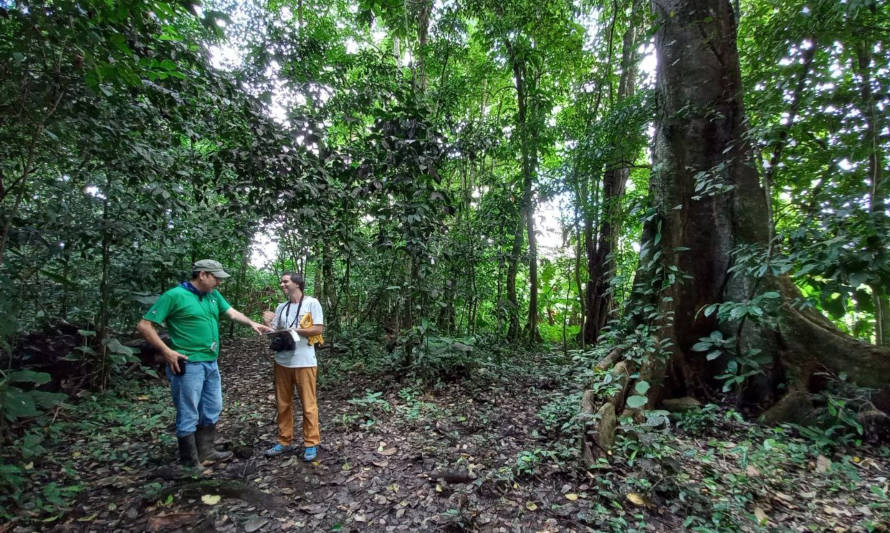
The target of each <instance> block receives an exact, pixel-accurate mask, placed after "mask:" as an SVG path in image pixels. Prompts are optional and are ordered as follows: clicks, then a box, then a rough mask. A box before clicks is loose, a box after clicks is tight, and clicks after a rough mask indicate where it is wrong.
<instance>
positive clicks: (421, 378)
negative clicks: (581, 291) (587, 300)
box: [0, 339, 890, 531]
mask: <svg viewBox="0 0 890 533" xmlns="http://www.w3.org/2000/svg"><path fill="white" fill-rule="evenodd" d="M457 344H458V345H455V343H454V342H451V343H448V342H445V341H441V342H440V344H439V345H427V346H425V347H423V349H422V350H420V351H415V352H414V353H413V357H414V361H413V363H414V365H415V366H414V367H413V368H415V369H416V371H413V372H412V371H411V370H410V368H409V369H408V370H405V366H404V365H405V364H406V360H405V358H404V356H403V355H404V354H401V353H399V351H398V350H396V352H394V353H393V354H391V355H390V354H386V353H383V352H376V351H366V352H364V354H363V355H362V356H358V355H354V356H349V355H346V354H345V353H342V352H336V353H335V352H334V351H332V350H325V351H324V352H322V354H321V356H320V361H321V368H320V385H319V389H320V390H319V400H320V411H321V418H322V441H323V442H322V448H321V453H320V455H319V457H318V460H317V461H315V462H313V463H308V464H307V463H303V462H302V461H301V460H300V458H299V457H298V456H297V455H288V456H283V457H278V458H274V459H268V458H265V457H264V456H263V455H262V450H263V449H265V448H266V447H268V446H269V445H270V444H271V443H272V442H273V440H274V437H275V434H276V433H275V431H276V426H275V423H274V418H273V415H274V413H273V390H272V381H271V375H272V363H271V357H270V356H269V354H268V353H267V352H266V351H265V349H264V346H263V345H262V344H261V343H260V342H259V341H256V340H253V339H251V340H237V341H232V342H229V343H228V346H227V347H226V348H225V350H224V353H223V355H222V357H221V359H220V364H221V367H222V372H223V379H224V393H225V406H226V407H225V411H224V413H223V417H222V419H221V421H220V428H219V429H220V432H221V434H222V436H223V437H224V442H222V445H223V446H225V447H228V448H230V449H233V450H234V451H235V459H234V460H232V461H231V462H229V463H226V464H222V465H213V466H210V467H207V468H206V469H204V471H203V472H201V473H200V474H199V475H195V476H191V477H185V478H175V477H172V476H170V473H169V469H167V468H165V467H166V466H167V465H168V464H169V463H171V462H172V461H173V460H174V456H173V453H174V448H175V439H174V436H173V433H172V427H171V426H172V420H173V409H172V406H171V405H170V401H169V398H168V392H167V389H166V385H165V384H164V383H163V382H161V381H129V382H125V383H121V384H119V385H118V386H117V387H116V388H115V389H114V390H113V391H110V392H108V393H104V394H90V393H81V395H80V397H79V398H75V399H73V400H72V401H71V402H69V403H68V404H67V405H64V406H63V407H61V408H60V409H57V410H55V411H53V412H51V413H48V414H47V415H46V416H45V417H44V418H43V419H40V420H37V421H34V422H33V423H32V424H31V425H30V426H29V428H28V429H27V430H22V429H21V428H19V429H18V430H17V436H16V437H15V439H14V440H13V441H11V442H10V443H9V444H8V445H7V446H5V447H4V449H3V461H4V462H3V466H2V478H0V481H2V483H3V496H2V512H3V519H4V520H5V521H6V522H5V524H4V525H3V526H0V531H29V530H34V531H37V530H54V529H55V530H59V531H63V530H65V531H67V530H84V531H87V530H90V531H111V530H132V531H136V530H138V531H143V530H152V531H175V530H183V531H185V530H206V531H277V530H288V529H305V530H311V531H347V530H362V531H366V530H372V531H427V530H475V531H676V530H682V529H688V530H695V531H881V530H886V524H887V523H888V522H890V498H888V478H890V472H888V464H890V451H888V449H887V448H886V447H880V448H876V447H866V446H863V445H858V446H857V445H856V443H855V442H847V445H846V447H842V446H839V445H838V444H836V443H837V442H839V440H838V438H837V436H836V435H834V436H832V435H825V434H824V432H823V433H822V434H820V433H819V432H817V431H810V432H809V433H808V432H806V431H804V433H803V434H802V433H801V431H800V430H799V429H792V428H781V427H779V428H763V427H760V426H758V425H754V424H751V423H748V422H745V421H743V420H742V419H741V417H740V416H739V415H738V414H737V413H735V412H733V411H731V410H726V409H723V408H721V407H719V406H714V405H709V406H705V407H704V408H702V409H699V410H697V411H694V412H691V413H687V414H684V415H681V416H676V415H675V416H672V419H671V423H670V425H668V426H664V425H661V426H657V427H656V426H652V427H648V426H639V427H635V428H633V429H632V430H630V431H625V432H623V433H622V435H623V436H622V437H621V438H620V439H619V442H618V445H617V446H616V448H615V450H613V453H612V455H611V458H610V459H611V460H610V461H609V462H605V461H604V462H602V463H601V464H600V465H599V466H598V468H595V469H592V470H584V469H582V468H580V466H579V464H580V463H579V460H578V452H577V450H578V435H579V431H580V425H579V421H578V420H577V418H576V413H577V411H578V405H579V402H580V393H579V391H581V390H582V389H583V384H584V383H585V382H586V381H587V380H588V379H589V375H588V374H587V372H588V370H587V369H590V368H592V366H593V361H592V359H593V358H594V357H595V356H594V355H593V354H585V353H581V352H570V353H569V354H565V355H564V354H561V353H536V354H526V353H523V352H519V351H517V352H513V351H510V350H506V349H504V348H503V347H502V348H500V349H492V348H485V347H484V346H481V345H476V346H473V345H472V343H470V342H460V343H457ZM353 353H356V354H358V353H362V352H361V351H360V350H354V351H353ZM449 354H450V355H449ZM424 358H425V359H424ZM419 365H424V366H419ZM430 368H435V369H436V370H435V371H429V369H430ZM423 369H427V370H425V371H424V370H423ZM882 528H883V529H882Z"/></svg>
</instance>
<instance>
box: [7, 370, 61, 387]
mask: <svg viewBox="0 0 890 533" xmlns="http://www.w3.org/2000/svg"><path fill="white" fill-rule="evenodd" d="M50 377H51V376H50V375H49V374H47V373H46V372H34V371H33V370H15V371H13V372H10V373H9V375H8V376H7V379H8V380H9V382H10V383H33V384H35V385H43V384H45V383H49V380H50Z"/></svg>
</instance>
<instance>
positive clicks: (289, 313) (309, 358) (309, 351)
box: [263, 272, 324, 461]
mask: <svg viewBox="0 0 890 533" xmlns="http://www.w3.org/2000/svg"><path fill="white" fill-rule="evenodd" d="M280 286H281V290H282V292H284V295H285V297H287V301H286V302H284V303H282V304H279V305H278V307H277V308H276V309H275V313H274V314H273V313H271V312H268V311H267V312H266V313H263V317H264V318H265V319H266V323H267V324H268V325H269V326H271V327H272V328H273V329H275V330H285V329H289V330H291V331H293V333H294V334H293V335H292V336H291V337H292V338H293V341H294V342H292V343H290V344H291V346H285V347H283V348H282V349H281V350H278V351H276V352H275V397H276V401H277V404H278V443H277V444H275V446H272V447H271V448H269V449H268V450H266V452H265V454H266V456H267V457H273V456H276V455H280V454H282V453H285V452H290V451H293V450H294V449H295V446H294V445H293V444H292V442H293V437H294V387H296V388H297V392H298V394H299V395H300V403H301V404H302V406H303V460H304V461H312V460H313V459H315V457H316V455H317V454H318V445H319V443H320V442H321V433H320V431H319V426H318V402H317V397H316V379H317V376H318V362H317V360H316V358H315V346H314V345H313V344H310V339H312V338H314V337H316V336H320V335H321V333H322V331H323V330H324V316H323V314H322V310H321V303H319V301H318V300H317V299H315V298H313V297H312V296H307V295H305V294H304V293H303V288H304V287H305V281H304V280H303V277H302V276H300V275H299V274H296V273H293V272H285V273H284V274H282V275H281V281H280ZM307 314H309V315H311V316H310V318H311V320H309V319H307V318H306V315H307ZM301 324H303V325H304V326H306V325H307V324H311V326H307V327H301ZM285 335H286V334H285Z"/></svg>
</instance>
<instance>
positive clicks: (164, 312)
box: [142, 286, 232, 362]
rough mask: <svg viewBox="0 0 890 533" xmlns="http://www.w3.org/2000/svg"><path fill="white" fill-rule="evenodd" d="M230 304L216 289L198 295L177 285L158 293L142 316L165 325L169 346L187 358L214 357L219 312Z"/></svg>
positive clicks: (193, 359)
mask: <svg viewBox="0 0 890 533" xmlns="http://www.w3.org/2000/svg"><path fill="white" fill-rule="evenodd" d="M231 307H232V306H231V305H229V302H227V301H226V299H225V298H223V297H222V294H220V293H219V291H217V290H214V291H213V292H210V293H208V294H207V295H206V296H203V297H200V296H198V295H197V294H195V293H193V292H190V291H189V290H188V289H186V288H184V287H182V286H178V287H173V288H172V289H170V290H169V291H167V292H165V293H164V294H162V295H161V296H160V297H159V298H158V299H157V301H156V302H155V303H154V305H152V306H151V309H149V310H148V312H147V313H145V316H143V317H142V318H144V319H145V320H148V321H150V322H154V323H156V324H161V325H164V326H166V328H167V331H168V332H169V333H170V347H171V348H173V349H174V350H176V351H177V352H179V353H181V354H183V355H185V356H187V357H188V358H189V361H193V362H198V361H215V360H216V358H217V356H218V355H219V315H220V313H225V312H226V311H228V310H229V309H230V308H231Z"/></svg>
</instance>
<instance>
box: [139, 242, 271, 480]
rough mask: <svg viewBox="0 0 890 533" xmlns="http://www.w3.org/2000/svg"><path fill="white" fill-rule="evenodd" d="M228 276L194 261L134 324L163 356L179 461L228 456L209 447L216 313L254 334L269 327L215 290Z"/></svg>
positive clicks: (216, 396)
mask: <svg viewBox="0 0 890 533" xmlns="http://www.w3.org/2000/svg"><path fill="white" fill-rule="evenodd" d="M228 277H229V274H228V273H226V271H225V270H223V267H222V265H221V264H220V263H219V262H217V261H214V260H212V259H203V260H201V261H198V262H197V263H195V265H194V267H193V268H192V279H191V280H189V281H185V282H183V283H182V284H180V285H178V286H176V287H173V288H172V289H170V290H168V291H167V292H165V293H164V294H162V295H161V296H160V297H159V298H158V299H157V301H156V302H155V303H154V305H152V306H151V309H149V310H148V312H147V313H145V316H143V317H142V320H140V321H139V324H138V325H137V326H136V329H137V330H138V331H139V333H141V334H142V336H143V337H145V340H147V341H148V343H149V344H151V345H152V346H154V347H155V348H157V349H158V350H159V351H160V352H161V354H162V355H163V356H164V359H165V360H166V361H167V379H169V380H170V392H171V393H172V395H173V403H174V405H176V438H177V440H178V441H179V462H180V463H181V464H183V465H185V466H197V464H198V463H199V462H203V461H220V460H225V459H228V458H230V457H231V456H232V452H220V451H217V450H215V449H214V447H213V441H214V439H215V437H216V421H217V420H218V419H219V414H220V412H222V386H221V380H220V376H219V367H218V366H217V364H216V359H217V357H218V356H219V315H220V314H224V315H226V316H227V317H229V318H230V319H231V320H234V321H235V322H240V323H241V324H244V325H247V326H250V327H251V328H253V330H254V331H256V332H257V334H262V333H263V332H266V331H271V330H272V329H271V328H269V327H268V326H265V325H263V324H258V323H256V322H254V321H253V320H251V319H249V318H248V317H246V316H245V315H244V314H242V313H241V312H239V311H237V310H235V309H234V308H233V307H232V306H231V305H229V302H227V301H226V299H225V298H223V296H222V294H220V293H219V291H217V290H216V287H218V286H219V284H220V283H221V282H222V280H224V279H226V278H228ZM155 324H158V325H164V326H166V327H167V331H168V333H169V334H170V344H169V346H168V345H167V343H165V342H164V341H163V340H162V339H161V337H160V336H159V335H158V332H157V330H156V329H155Z"/></svg>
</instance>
